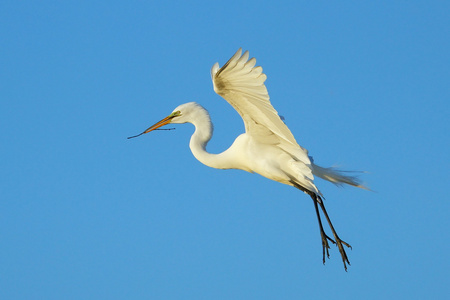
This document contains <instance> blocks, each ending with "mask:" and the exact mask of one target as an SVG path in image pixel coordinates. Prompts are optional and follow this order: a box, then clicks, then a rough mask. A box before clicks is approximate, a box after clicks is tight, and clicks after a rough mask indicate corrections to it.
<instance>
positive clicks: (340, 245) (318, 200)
mask: <svg viewBox="0 0 450 300" xmlns="http://www.w3.org/2000/svg"><path fill="white" fill-rule="evenodd" d="M314 196H315V197H313V199H314V198H315V199H316V200H315V201H314V205H315V207H316V212H317V215H319V212H318V208H317V204H319V205H320V208H321V209H322V212H323V214H324V215H325V218H326V219H327V222H328V225H329V226H330V229H331V231H332V232H333V236H334V239H335V240H336V242H334V241H333V240H332V239H330V238H329V237H328V236H326V235H325V237H326V238H325V239H329V240H331V241H332V242H333V243H335V244H336V245H337V246H338V248H339V252H340V253H341V257H342V262H343V263H344V268H345V271H347V264H349V265H350V261H349V260H348V257H347V253H345V249H344V245H345V246H347V247H348V248H350V249H352V246H350V245H349V244H348V243H346V242H344V241H343V240H341V239H340V238H339V236H338V234H337V232H336V230H335V229H334V226H333V224H332V223H331V219H330V217H329V216H328V213H327V210H326V209H325V205H324V204H323V201H322V199H321V198H320V196H317V195H314ZM319 223H320V217H319ZM321 227H322V226H321ZM320 231H321V235H322V246H323V240H324V236H323V234H322V232H323V228H321V229H320ZM327 254H328V249H327Z"/></svg>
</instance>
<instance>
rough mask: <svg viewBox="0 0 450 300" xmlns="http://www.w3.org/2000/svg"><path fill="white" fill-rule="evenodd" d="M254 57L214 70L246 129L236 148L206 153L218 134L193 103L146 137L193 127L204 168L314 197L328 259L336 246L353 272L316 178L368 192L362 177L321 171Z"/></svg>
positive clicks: (193, 142) (236, 57) (194, 142)
mask: <svg viewBox="0 0 450 300" xmlns="http://www.w3.org/2000/svg"><path fill="white" fill-rule="evenodd" d="M248 58H249V53H248V51H245V52H244V54H242V49H239V50H238V51H237V52H236V53H235V54H234V55H233V57H231V58H230V60H228V62H227V63H226V64H225V65H224V66H223V67H222V68H220V67H219V64H218V63H215V64H214V65H213V67H212V69H211V77H212V81H213V86H214V91H215V92H216V93H217V94H219V95H220V96H222V97H223V98H224V99H225V100H227V101H228V102H229V103H230V104H231V105H232V106H233V107H234V109H236V110H237V112H238V113H239V114H240V115H241V117H242V119H243V120H244V124H245V133H243V134H241V135H239V136H238V137H237V138H236V140H235V141H234V143H233V144H232V145H231V147H230V148H228V149H227V150H225V151H224V152H222V153H220V154H211V153H208V152H207V151H206V145H207V144H208V142H209V141H210V139H211V137H212V134H213V126H212V123H211V118H210V117H209V113H208V112H207V111H206V109H204V108H203V107H202V106H201V105H200V104H197V103H195V102H189V103H185V104H182V105H180V106H178V107H177V108H175V110H174V111H173V112H172V113H171V114H170V115H169V116H167V117H165V118H164V119H162V120H161V121H159V122H158V123H156V124H155V125H153V126H151V127H149V128H148V129H146V130H145V131H144V132H142V133H141V134H138V135H136V136H132V137H129V138H133V137H137V136H140V135H142V134H144V133H148V132H150V131H153V130H157V129H158V128H160V127H162V126H164V125H166V124H182V123H192V124H193V125H194V126H195V132H194V134H193V135H192V137H191V140H190V143H189V147H190V148H191V151H192V154H194V156H195V158H197V159H198V160H199V161H200V162H201V163H203V164H205V165H207V166H209V167H212V168H217V169H240V170H244V171H247V172H251V173H258V174H260V175H262V176H264V177H267V178H269V179H272V180H275V181H278V182H281V183H284V184H287V185H291V186H293V187H296V188H297V189H299V190H301V191H303V192H305V193H306V194H308V195H309V196H311V198H312V200H313V202H314V208H315V210H316V215H317V220H318V222H319V229H320V236H321V238H322V256H323V263H324V264H325V253H326V255H327V257H328V258H329V256H330V255H329V251H328V249H329V248H330V246H329V244H328V241H330V242H332V243H333V244H336V245H337V247H338V248H339V252H340V254H341V257H342V261H343V263H344V268H345V270H347V265H346V263H348V264H350V262H349V260H348V257H347V254H346V253H345V249H344V245H345V246H347V247H349V248H351V246H350V245H349V244H347V243H346V242H344V241H343V240H341V239H340V238H339V236H338V234H337V233H336V230H335V229H334V227H333V224H332V223H331V220H330V217H329V216H328V213H327V211H326V209H325V205H324V203H323V200H322V194H321V192H320V191H319V190H318V189H317V187H316V186H315V184H314V175H316V176H318V177H320V178H323V179H325V180H328V181H330V182H332V183H334V184H336V185H342V184H349V185H352V186H356V187H359V188H366V187H365V186H363V185H362V184H361V183H360V182H359V181H358V179H357V178H355V177H353V176H348V175H347V174H344V173H343V171H340V170H337V169H335V168H323V167H319V166H318V165H316V164H315V163H314V162H313V159H312V157H310V156H308V151H307V150H306V149H304V148H303V147H301V146H300V145H299V144H298V143H297V141H296V140H295V138H294V136H293V135H292V133H291V131H290V130H289V129H288V127H287V126H286V125H285V124H284V123H283V121H282V120H281V119H280V117H279V116H278V113H277V111H276V110H275V109H274V108H273V106H272V105H271V103H270V100H269V94H268V93H267V89H266V86H265V85H264V81H265V80H266V78H267V76H266V75H265V74H264V73H263V70H262V68H261V67H260V66H258V67H255V64H256V59H255V58H251V59H250V60H249V59H248ZM319 206H320V208H321V209H322V212H323V214H324V216H325V218H326V219H327V222H328V225H329V226H330V229H331V231H332V233H333V236H334V240H333V239H332V238H330V237H329V236H328V235H327V234H326V233H325V231H324V229H323V226H322V221H321V219H320V212H319Z"/></svg>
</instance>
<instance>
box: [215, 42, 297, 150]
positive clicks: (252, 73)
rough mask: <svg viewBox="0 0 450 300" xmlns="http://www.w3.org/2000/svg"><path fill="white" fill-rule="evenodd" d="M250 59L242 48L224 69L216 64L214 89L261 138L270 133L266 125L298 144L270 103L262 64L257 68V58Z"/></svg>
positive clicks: (248, 131)
mask: <svg viewBox="0 0 450 300" xmlns="http://www.w3.org/2000/svg"><path fill="white" fill-rule="evenodd" d="M248 58H249V53H248V51H245V52H244V54H243V55H242V48H240V49H239V50H238V51H237V52H236V53H235V54H234V55H233V57H231V58H230V60H229V61H228V62H227V63H226V64H225V65H224V66H223V67H222V68H219V64H218V63H216V64H214V66H213V67H212V69H211V77H212V80H213V84H214V91H215V92H216V93H217V94H219V95H220V96H222V97H223V98H224V99H225V100H227V101H228V102H229V103H230V104H231V105H232V106H233V107H234V109H235V110H236V111H237V112H238V113H239V114H240V115H241V117H242V119H243V120H244V123H245V131H246V132H247V133H248V134H250V135H252V136H255V137H257V138H258V139H259V140H261V139H262V138H263V136H264V135H267V133H268V132H264V131H265V130H264V128H265V129H267V130H269V131H271V132H272V133H273V134H275V135H277V136H278V137H280V138H282V139H283V140H285V141H286V142H289V143H291V144H293V145H298V144H297V142H296V140H295V138H294V136H293V135H292V133H291V131H290V130H289V128H288V127H287V126H286V125H285V124H284V123H283V121H282V120H281V119H280V117H279V116H278V112H277V111H276V110H275V109H274V108H273V106H272V104H271V103H270V99H269V94H268V93H267V88H266V86H265V85H264V81H266V79H267V76H266V75H265V74H264V73H263V70H262V68H261V67H260V66H258V67H255V64H256V59H255V58H251V59H250V60H249V59H248ZM258 125H259V126H258ZM261 126H263V127H264V128H261ZM269 135H270V133H269Z"/></svg>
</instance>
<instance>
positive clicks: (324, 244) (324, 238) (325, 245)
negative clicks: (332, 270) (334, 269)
mask: <svg viewBox="0 0 450 300" xmlns="http://www.w3.org/2000/svg"><path fill="white" fill-rule="evenodd" d="M313 201H314V207H315V209H316V214H317V221H319V228H320V236H321V237H322V256H323V264H325V251H326V253H327V257H328V258H330V253H329V252H328V249H330V245H329V244H328V241H331V242H332V243H333V244H336V242H335V241H333V240H332V239H331V238H330V237H329V236H328V235H326V233H325V230H323V226H322V220H321V219H320V212H319V206H318V205H317V200H316V199H314V198H313Z"/></svg>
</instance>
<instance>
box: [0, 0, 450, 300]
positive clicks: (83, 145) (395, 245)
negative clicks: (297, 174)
mask: <svg viewBox="0 0 450 300" xmlns="http://www.w3.org/2000/svg"><path fill="white" fill-rule="evenodd" d="M60 2H61V3H57V2H56V1H9V0H3V1H1V4H0V20H1V21H0V37H1V44H2V46H1V47H0V99H1V102H0V124H1V128H2V130H1V133H0V139H1V147H0V153H1V158H2V159H1V160H0V192H1V200H0V240H1V247H0V266H1V267H0V297H1V298H2V299H312V298H314V299H389V298H390V299H430V298H432V299H443V298H445V295H447V296H448V295H449V293H450V290H449V286H450V282H449V281H450V279H449V276H448V275H449V273H448V269H449V267H450V261H449V252H450V242H449V237H448V232H449V229H450V228H449V221H448V213H449V211H450V205H449V196H448V185H449V179H450V176H449V173H448V169H449V162H450V155H449V153H450V151H449V146H450V145H449V131H450V126H449V123H450V122H449V119H448V118H449V114H450V109H449V103H448V101H449V99H450V89H449V86H450V61H449V60H450V55H449V53H450V47H449V46H450V38H449V37H450V21H449V11H450V4H449V2H448V1H375V2H373V1H372V2H368V1H364V3H363V1H339V2H336V3H335V2H332V1H290V2H280V1H273V2H264V1H208V2H206V1H205V2H199V1H179V2H174V1H159V3H160V4H155V1H60ZM311 2H314V4H312V3H311ZM239 47H243V48H244V49H246V50H249V51H250V54H251V56H255V57H256V58H257V61H258V64H259V65H261V66H263V68H264V71H265V73H266V74H267V75H268V80H267V81H266V84H267V87H268V90H269V94H270V95H271V99H272V103H273V105H274V106H275V108H276V109H277V110H278V111H279V112H280V114H281V115H283V116H284V117H285V119H286V123H287V125H288V126H289V128H290V129H291V131H292V132H293V134H294V135H295V136H296V138H297V140H298V141H299V143H300V144H301V145H302V146H304V147H306V148H307V149H308V150H309V151H310V154H311V155H313V156H314V158H315V161H316V162H317V163H319V164H322V165H325V166H327V165H334V164H338V165H340V166H342V167H345V168H348V169H353V170H367V171H368V172H369V173H367V174H364V175H363V178H364V180H365V181H366V182H367V183H368V184H369V186H370V187H371V188H372V189H373V190H374V191H375V192H367V191H363V190H358V189H354V188H344V189H340V188H336V187H335V186H333V185H331V184H329V183H327V182H324V181H321V180H320V179H318V180H317V181H316V184H317V185H318V186H319V188H320V189H321V190H322V192H323V193H324V195H325V197H326V199H327V201H326V205H327V208H328V211H329V213H330V215H331V218H332V220H333V222H334V224H335V226H336V228H337V230H338V233H339V234H340V235H341V237H342V238H343V239H344V240H345V241H347V242H349V243H350V244H351V245H352V246H353V250H352V251H349V252H348V255H349V259H350V261H351V267H349V271H348V272H347V273H346V272H344V269H343V266H342V262H341V259H340V257H339V252H338V250H337V248H336V247H332V249H331V259H329V260H327V262H326V265H325V266H324V265H322V261H321V260H322V257H321V242H320V236H319V230H318V226H317V221H316V217H315V212H314V207H313V204H312V201H311V200H310V199H309V198H308V197H307V196H306V195H305V194H303V193H301V192H299V191H297V190H295V189H294V188H291V187H288V186H285V185H282V184H279V183H277V182H272V181H269V180H267V179H265V178H263V177H261V176H259V175H254V174H249V173H246V172H243V171H237V170H227V171H222V170H215V169H211V168H208V167H206V166H204V165H202V164H201V163H199V162H198V161H196V160H195V158H194V157H193V156H192V154H191V152H190V150H189V147H188V141H189V137H190V135H191V133H192V132H193V127H192V126H191V125H178V126H176V128H177V129H176V130H174V131H158V132H153V133H152V134H149V135H146V136H142V137H140V138H138V139H134V140H127V139H126V137H127V136H130V135H133V134H137V133H139V132H141V131H142V130H143V129H145V128H147V127H148V126H149V125H151V124H153V123H154V122H156V121H158V120H160V119H161V118H163V117H165V116H166V115H168V114H169V113H170V112H171V111H172V110H173V109H174V108H175V107H176V106H177V105H179V104H181V103H185V102H190V101H197V102H199V103H201V104H202V105H203V106H205V107H206V108H207V109H208V110H209V111H210V113H211V116H212V119H213V122H214V124H215V129H216V130H215V134H214V137H213V139H212V141H211V143H210V145H209V148H208V149H209V150H210V151H211V152H221V151H223V150H225V149H226V148H227V147H228V146H229V145H230V144H231V143H232V141H233V140H234V138H235V137H236V136H237V135H238V134H239V133H241V132H242V131H243V123H242V120H241V119H240V117H239V116H238V114H237V113H236V112H235V111H234V110H233V109H232V108H231V106H229V104H228V103H226V102H225V101H224V100H223V99H222V98H220V97H219V96H218V95H216V94H215V93H214V91H213V89H212V83H211V80H210V74H209V70H210V67H211V66H212V65H213V64H214V63H215V62H216V61H218V62H219V63H220V64H221V65H223V64H224V63H225V62H226V61H227V60H228V58H229V57H230V56H231V55H233V54H234V52H235V51H236V50H237V49H238V48H239Z"/></svg>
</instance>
